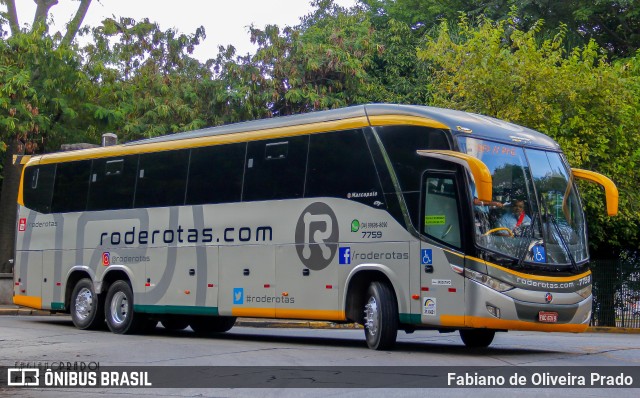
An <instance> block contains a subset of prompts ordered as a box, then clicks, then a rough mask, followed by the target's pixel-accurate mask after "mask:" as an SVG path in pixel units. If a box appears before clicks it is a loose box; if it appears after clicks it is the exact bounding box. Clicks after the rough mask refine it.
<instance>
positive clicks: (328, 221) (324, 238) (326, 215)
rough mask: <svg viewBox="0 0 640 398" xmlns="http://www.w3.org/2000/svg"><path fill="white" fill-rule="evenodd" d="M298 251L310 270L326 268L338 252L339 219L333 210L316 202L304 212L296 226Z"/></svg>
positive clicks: (301, 259)
mask: <svg viewBox="0 0 640 398" xmlns="http://www.w3.org/2000/svg"><path fill="white" fill-rule="evenodd" d="M295 237H296V251H297V252H298V257H299V258H300V261H302V263H303V264H304V265H306V266H307V267H308V268H309V269H312V270H314V271H318V270H321V269H324V268H326V267H327V266H328V265H329V264H331V261H332V260H333V258H334V257H335V255H336V252H337V251H338V241H339V232H338V219H337V218H336V215H335V213H334V212H333V210H331V208H330V207H329V206H328V205H327V204H326V203H322V202H315V203H312V204H310V205H309V206H307V208H306V209H304V210H303V211H302V214H301V215H300V217H299V218H298V223H297V224H296V236H295Z"/></svg>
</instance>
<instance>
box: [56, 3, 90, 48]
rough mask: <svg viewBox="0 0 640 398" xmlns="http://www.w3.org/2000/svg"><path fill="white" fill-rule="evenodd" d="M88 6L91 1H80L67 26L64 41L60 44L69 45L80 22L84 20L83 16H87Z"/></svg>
mask: <svg viewBox="0 0 640 398" xmlns="http://www.w3.org/2000/svg"><path fill="white" fill-rule="evenodd" d="M90 5H91V0H80V5H79V6H78V11H77V12H76V15H75V16H74V17H73V19H72V20H71V21H70V22H69V24H68V25H67V33H66V34H65V35H64V39H62V44H66V45H69V44H71V42H72V41H73V39H74V37H76V34H77V33H78V30H79V29H80V26H81V25H82V21H83V20H84V17H85V15H87V10H88V9H89V6H90Z"/></svg>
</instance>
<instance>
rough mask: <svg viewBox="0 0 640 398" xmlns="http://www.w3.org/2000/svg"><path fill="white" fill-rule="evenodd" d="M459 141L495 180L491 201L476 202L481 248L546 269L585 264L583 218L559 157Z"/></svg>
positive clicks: (562, 161)
mask: <svg viewBox="0 0 640 398" xmlns="http://www.w3.org/2000/svg"><path fill="white" fill-rule="evenodd" d="M459 142H460V146H461V151H462V152H465V153H467V154H470V155H473V156H475V157H476V158H478V159H480V160H482V161H483V162H484V163H485V164H486V165H487V167H488V168H489V171H490V172H491V174H492V177H493V198H492V201H491V202H489V203H487V202H481V201H479V200H478V199H477V198H474V213H475V214H474V217H475V235H476V243H477V244H478V245H479V246H480V247H482V248H484V249H488V250H489V251H492V252H497V253H500V254H504V255H507V256H508V257H511V258H513V259H515V260H517V261H518V264H519V265H523V264H525V263H526V264H528V265H537V266H543V267H545V268H548V269H549V270H556V269H563V268H566V266H573V267H576V266H577V264H579V263H581V262H583V261H585V260H587V258H588V252H587V243H586V228H585V221H584V213H583V211H582V207H581V205H580V201H579V199H578V194H577V192H576V189H575V186H574V184H573V181H572V180H571V178H570V172H569V169H568V167H567V163H566V161H565V159H564V158H563V156H562V154H560V153H557V152H551V151H543V150H538V149H531V148H522V147H518V146H513V145H508V144H504V143H496V142H492V141H487V140H480V139H475V138H469V137H461V138H460V141H459Z"/></svg>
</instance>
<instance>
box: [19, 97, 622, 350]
mask: <svg viewBox="0 0 640 398" xmlns="http://www.w3.org/2000/svg"><path fill="white" fill-rule="evenodd" d="M21 162H22V163H23V164H24V168H23V174H22V180H21V184H20V190H19V194H18V222H17V239H16V253H15V259H14V260H15V264H14V267H15V269H14V282H15V286H14V298H13V301H14V303H15V304H18V305H23V306H27V307H31V308H37V309H44V310H51V311H52V312H65V313H70V314H71V318H72V320H73V323H74V324H75V326H76V327H78V328H79V329H96V328H101V327H104V324H105V323H106V326H107V327H108V328H109V329H110V330H111V331H112V332H114V333H136V332H138V333H140V332H142V333H144V332H145V331H148V330H149V329H150V328H155V327H156V326H157V324H158V322H161V323H162V325H163V326H164V327H165V328H167V329H171V330H181V329H185V328H187V327H190V328H191V329H192V330H193V331H195V332H196V333H199V334H215V333H221V332H226V331H228V330H229V329H230V328H231V327H232V326H233V325H234V322H235V320H236V318H237V317H257V318H283V319H305V320H325V321H331V322H335V323H350V322H355V323H358V324H362V325H363V326H364V334H365V339H366V342H367V345H368V346H369V347H370V348H372V349H378V350H380V349H389V348H391V347H392V346H393V345H394V343H395V341H396V338H397V331H398V330H404V331H406V332H407V333H412V332H414V331H415V330H420V329H427V330H437V331H440V332H453V331H456V330H457V331H459V332H460V336H461V338H462V341H463V342H464V344H466V345H467V346H470V347H486V346H488V345H489V344H491V342H492V341H493V338H494V335H495V332H497V331H508V330H533V331H546V332H554V331H557V332H581V331H584V330H585V329H586V328H587V326H588V324H589V320H590V316H591V306H592V293H591V286H592V274H591V271H590V270H589V254H588V250H587V226H586V224H585V216H584V213H583V209H582V203H581V201H580V197H579V195H578V190H577V188H576V184H575V180H576V179H585V180H588V181H592V182H596V183H598V184H600V185H602V186H603V187H604V193H605V197H606V209H607V212H608V214H609V215H615V214H616V212H617V207H618V196H617V195H618V193H617V189H616V187H615V185H614V184H613V183H612V182H611V180H609V179H608V178H606V177H604V176H602V175H600V174H597V173H594V172H591V171H585V170H579V169H572V168H570V166H569V164H568V162H567V159H566V157H565V155H563V153H562V151H561V149H560V147H559V146H558V144H557V143H556V142H554V141H553V140H552V139H550V138H549V137H547V136H546V135H544V134H541V133H539V132H536V131H533V130H530V129H528V128H525V127H521V126H517V125H514V124H511V123H507V122H504V121H500V120H497V119H494V118H490V117H486V116H482V115H477V114H472V113H466V112H461V111H454V110H448V109H439V108H433V107H426V106H409V105H407V106H405V105H390V104H370V105H360V106H353V107H348V108H343V109H336V110H329V111H322V112H313V113H308V114H303V115H296V116H287V117H277V118H271V119H265V120H258V121H251V122H245V123H237V124H230V125H225V126H219V127H213V128H206V129H202V130H197V131H190V132H184V133H178V134H171V135H166V136H162V137H156V138H150V139H145V140H141V141H135V142H130V143H126V144H122V145H114V146H107V147H100V148H92V149H85V150H78V151H70V152H60V153H52V154H47V155H42V156H33V157H31V158H26V157H25V158H23V159H22V160H21ZM509 219H510V221H509Z"/></svg>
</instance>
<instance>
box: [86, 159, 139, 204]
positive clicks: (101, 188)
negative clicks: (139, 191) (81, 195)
mask: <svg viewBox="0 0 640 398" xmlns="http://www.w3.org/2000/svg"><path fill="white" fill-rule="evenodd" d="M137 169H138V155H130V156H124V157H118V158H106V159H94V160H93V165H92V167H91V184H90V187H89V200H88V201H87V210H115V209H130V208H131V206H132V205H133V192H134V190H135V184H136V171H137Z"/></svg>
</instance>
